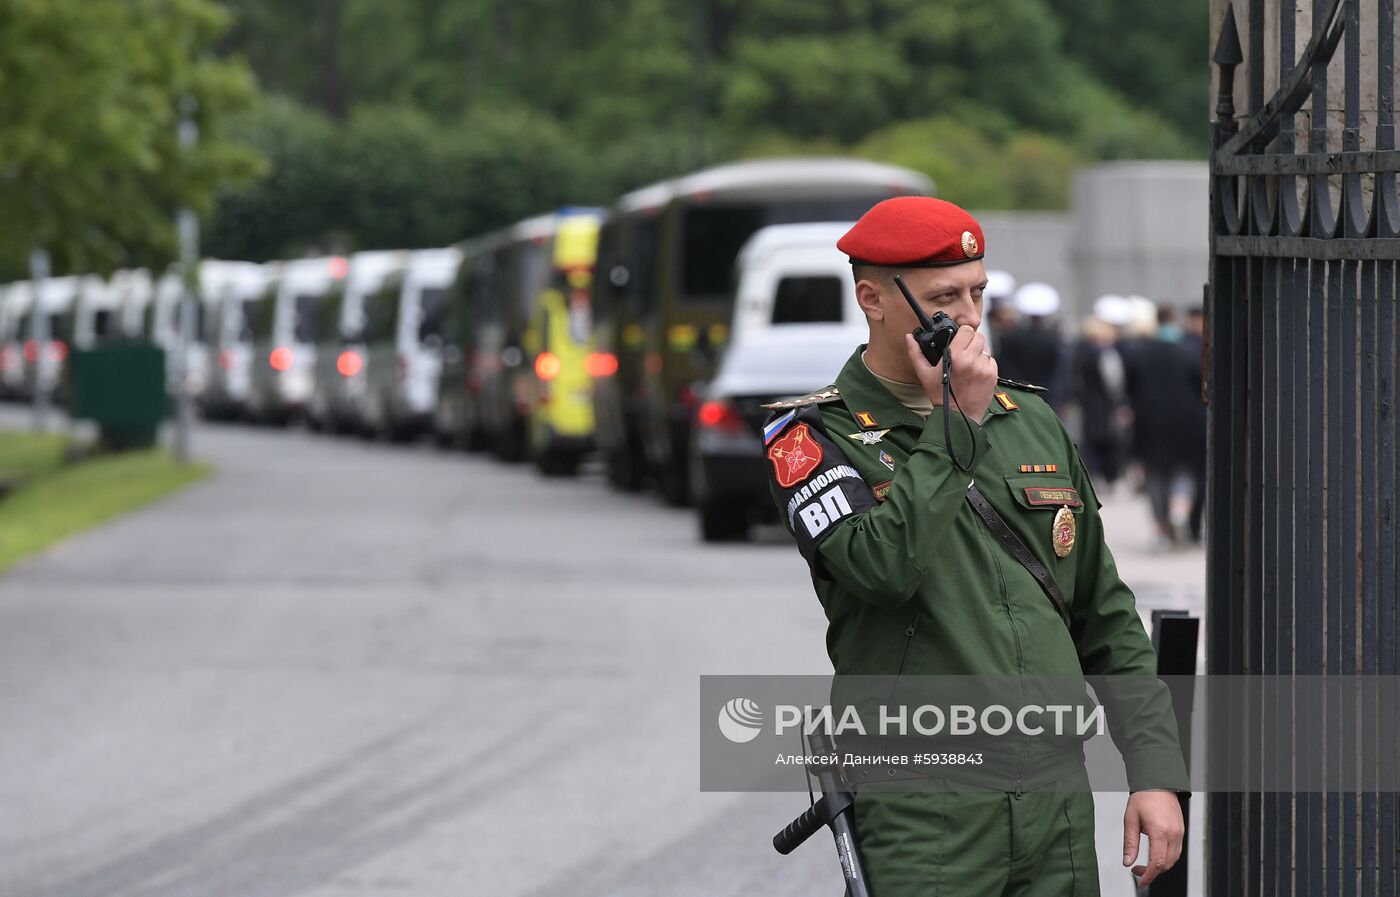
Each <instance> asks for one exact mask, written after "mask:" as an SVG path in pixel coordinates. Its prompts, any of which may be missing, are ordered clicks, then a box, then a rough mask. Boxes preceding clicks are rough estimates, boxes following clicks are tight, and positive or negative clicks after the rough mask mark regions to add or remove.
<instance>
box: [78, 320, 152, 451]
mask: <svg viewBox="0 0 1400 897" xmlns="http://www.w3.org/2000/svg"><path fill="white" fill-rule="evenodd" d="M68 362H69V369H68V373H69V378H70V380H69V383H70V385H71V388H72V404H71V405H70V407H69V413H70V414H71V415H72V416H73V418H74V419H75V420H90V421H93V422H95V423H96V424H97V426H98V428H99V429H100V430H101V431H102V443H103V445H105V446H107V447H109V448H114V449H125V448H146V447H149V446H151V445H154V444H155V441H156V432H157V430H158V429H159V428H160V424H161V421H163V420H165V419H166V418H167V417H169V416H170V398H169V396H168V395H167V394H166V391H165V350H164V349H162V348H160V347H159V346H155V345H152V344H150V343H121V344H113V345H108V346H101V347H99V348H96V349H85V350H83V351H80V352H74V353H73V354H72V355H70V356H69V359H68Z"/></svg>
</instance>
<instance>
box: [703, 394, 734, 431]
mask: <svg viewBox="0 0 1400 897" xmlns="http://www.w3.org/2000/svg"><path fill="white" fill-rule="evenodd" d="M696 418H697V419H698V420H699V421H700V426H702V427H704V428H705V429H707V430H719V431H720V432H723V433H742V432H743V431H744V419H743V417H741V416H740V415H739V412H738V411H736V410H735V409H734V406H733V405H731V404H729V402H727V401H724V400H723V399H721V400H719V401H711V402H705V403H704V404H702V405H701V406H700V410H699V412H697V414H696Z"/></svg>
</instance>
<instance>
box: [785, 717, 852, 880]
mask: <svg viewBox="0 0 1400 897" xmlns="http://www.w3.org/2000/svg"><path fill="white" fill-rule="evenodd" d="M809 744H810V749H811V751H812V757H811V761H812V762H809V763H808V764H807V771H808V772H809V773H811V774H812V775H814V776H815V777H816V779H817V784H818V785H819V786H821V790H822V796H821V798H820V799H819V800H817V802H816V803H814V804H813V805H812V806H811V807H809V808H808V809H807V811H806V812H804V813H803V814H802V815H801V816H799V817H797V818H796V819H794V820H793V821H792V822H791V823H790V824H789V825H788V827H787V828H785V829H783V830H782V831H780V832H778V833H777V834H776V835H774V836H773V846H774V847H775V848H776V849H777V851H778V853H781V854H783V855H784V856H786V855H787V854H789V853H792V852H793V851H794V850H796V849H797V846H798V845H799V844H801V843H802V842H803V841H806V840H807V839H808V838H810V837H812V835H813V834H815V833H816V831H817V829H819V828H821V827H822V826H823V825H828V826H831V834H832V837H834V838H835V839H836V856H837V859H839V860H840V861H841V874H842V875H844V876H845V877H846V895H847V897H870V886H869V885H868V884H867V883H866V880H865V867H864V866H862V865H861V862H860V851H859V850H857V849H856V833H855V825H854V816H855V804H856V798H855V795H854V794H852V793H851V792H850V790H849V789H848V788H847V787H846V781H845V779H844V778H843V777H842V776H841V769H840V767H839V766H838V765H837V763H836V745H835V744H834V743H833V742H832V740H831V736H830V735H823V734H821V733H817V734H814V735H812V736H811V739H810V742H809Z"/></svg>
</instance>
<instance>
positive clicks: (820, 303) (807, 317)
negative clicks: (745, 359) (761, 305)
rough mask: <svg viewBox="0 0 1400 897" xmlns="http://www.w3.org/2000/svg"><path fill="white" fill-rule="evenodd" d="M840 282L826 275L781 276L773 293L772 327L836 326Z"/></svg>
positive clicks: (840, 291) (840, 289)
mask: <svg viewBox="0 0 1400 897" xmlns="http://www.w3.org/2000/svg"><path fill="white" fill-rule="evenodd" d="M842 291H843V287H842V281H841V280H840V279H839V278H836V277H832V276H831V275H828V274H823V275H818V276H814V277H784V278H783V279H782V280H780V281H778V289H777V290H775V291H774V293H773V323H774V324H826V323H832V324H839V323H840V322H841V294H842Z"/></svg>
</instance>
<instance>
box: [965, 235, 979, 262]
mask: <svg viewBox="0 0 1400 897" xmlns="http://www.w3.org/2000/svg"><path fill="white" fill-rule="evenodd" d="M978 248H979V247H978V245H977V238H976V237H974V236H973V235H972V231H970V230H965V231H963V235H962V251H963V255H965V256H967V257H968V258H972V257H973V256H974V255H976V254H977V250H978Z"/></svg>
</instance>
